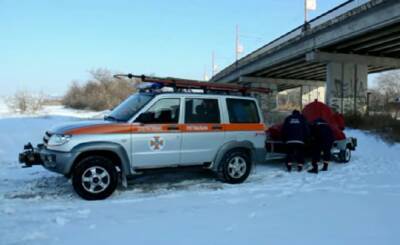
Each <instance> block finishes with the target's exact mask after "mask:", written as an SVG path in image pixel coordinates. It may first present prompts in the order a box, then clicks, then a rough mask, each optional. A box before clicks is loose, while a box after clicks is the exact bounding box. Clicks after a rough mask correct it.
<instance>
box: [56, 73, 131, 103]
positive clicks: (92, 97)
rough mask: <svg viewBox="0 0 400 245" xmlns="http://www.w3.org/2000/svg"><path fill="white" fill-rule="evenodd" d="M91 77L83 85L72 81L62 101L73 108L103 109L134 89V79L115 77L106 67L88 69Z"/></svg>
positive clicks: (126, 95) (120, 99) (119, 100)
mask: <svg viewBox="0 0 400 245" xmlns="http://www.w3.org/2000/svg"><path fill="white" fill-rule="evenodd" d="M89 73H90V74H91V79H89V80H88V81H86V83H84V84H83V85H79V84H78V83H77V82H73V83H72V84H71V87H70V88H69V90H68V91H67V93H66V95H65V96H64V98H63V101H62V103H63V104H64V105H65V106H67V107H71V108H75V109H91V110H105V109H111V108H113V107H115V106H116V105H118V104H119V103H120V102H121V101H122V100H124V99H125V98H126V97H128V96H129V95H131V94H132V93H133V92H134V91H135V83H136V82H135V81H132V80H129V79H116V78H114V77H113V76H112V73H111V71H109V70H107V69H94V70H91V71H89Z"/></svg>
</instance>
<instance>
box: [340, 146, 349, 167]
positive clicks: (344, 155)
mask: <svg viewBox="0 0 400 245" xmlns="http://www.w3.org/2000/svg"><path fill="white" fill-rule="evenodd" d="M350 159H351V150H350V148H349V147H346V149H345V150H340V152H339V161H340V162H342V163H348V162H350Z"/></svg>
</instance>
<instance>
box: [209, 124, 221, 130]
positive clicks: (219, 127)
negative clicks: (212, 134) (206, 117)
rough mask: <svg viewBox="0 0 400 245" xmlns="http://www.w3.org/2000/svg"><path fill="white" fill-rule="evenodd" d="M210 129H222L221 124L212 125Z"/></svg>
mask: <svg viewBox="0 0 400 245" xmlns="http://www.w3.org/2000/svg"><path fill="white" fill-rule="evenodd" d="M211 129H213V130H222V126H221V125H213V126H212V127H211Z"/></svg>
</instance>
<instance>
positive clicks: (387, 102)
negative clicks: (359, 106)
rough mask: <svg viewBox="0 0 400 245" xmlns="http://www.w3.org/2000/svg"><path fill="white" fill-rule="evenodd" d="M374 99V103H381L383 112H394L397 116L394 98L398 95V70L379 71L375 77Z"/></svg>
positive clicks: (399, 94)
mask: <svg viewBox="0 0 400 245" xmlns="http://www.w3.org/2000/svg"><path fill="white" fill-rule="evenodd" d="M375 91H376V92H378V93H376V94H375V97H376V99H375V100H376V101H374V102H373V103H371V104H374V103H382V104H383V105H382V110H383V111H384V112H387V113H390V114H394V116H395V117H396V118H397V116H398V113H399V106H398V103H397V102H396V99H397V98H398V97H400V71H399V70H396V71H389V72H384V73H381V74H380V75H379V76H378V77H377V88H376V90H375Z"/></svg>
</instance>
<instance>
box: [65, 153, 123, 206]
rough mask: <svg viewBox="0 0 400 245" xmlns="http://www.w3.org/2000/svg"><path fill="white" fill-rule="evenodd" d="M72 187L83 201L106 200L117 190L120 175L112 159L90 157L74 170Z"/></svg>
mask: <svg viewBox="0 0 400 245" xmlns="http://www.w3.org/2000/svg"><path fill="white" fill-rule="evenodd" d="M72 185H73V187H74V190H75V191H76V193H77V194H78V195H79V196H80V197H82V198H83V199H86V200H102V199H106V198H107V197H109V196H110V195H111V194H112V193H113V192H114V191H115V189H116V188H117V185H118V173H117V170H116V168H115V165H114V164H113V162H112V160H111V159H109V158H107V157H103V156H89V157H86V158H84V159H82V160H81V161H80V162H79V163H78V165H77V167H76V168H75V169H74V172H73V176H72Z"/></svg>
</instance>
